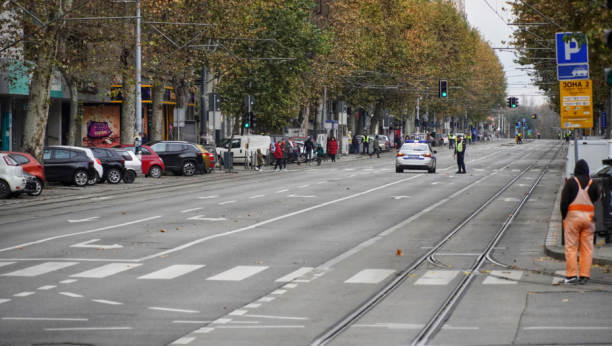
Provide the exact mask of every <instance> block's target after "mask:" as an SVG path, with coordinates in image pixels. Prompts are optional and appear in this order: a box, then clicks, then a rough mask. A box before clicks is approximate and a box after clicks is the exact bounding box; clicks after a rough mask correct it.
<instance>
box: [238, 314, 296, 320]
mask: <svg viewBox="0 0 612 346" xmlns="http://www.w3.org/2000/svg"><path fill="white" fill-rule="evenodd" d="M242 316H243V317H256V318H270V319H274V320H307V319H308V318H306V317H285V316H268V315H242Z"/></svg>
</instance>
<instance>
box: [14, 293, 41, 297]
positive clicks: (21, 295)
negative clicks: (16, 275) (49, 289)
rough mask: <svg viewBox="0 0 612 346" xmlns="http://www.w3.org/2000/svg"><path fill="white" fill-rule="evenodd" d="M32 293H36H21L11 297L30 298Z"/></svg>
mask: <svg viewBox="0 0 612 346" xmlns="http://www.w3.org/2000/svg"><path fill="white" fill-rule="evenodd" d="M34 293H36V292H21V293H17V294H15V295H13V297H27V296H31V295H32V294H34Z"/></svg>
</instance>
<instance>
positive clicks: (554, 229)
mask: <svg viewBox="0 0 612 346" xmlns="http://www.w3.org/2000/svg"><path fill="white" fill-rule="evenodd" d="M562 190H563V184H561V186H560V187H559V191H558V192H557V198H556V199H555V206H554V208H553V212H552V215H551V217H550V225H549V227H548V234H547V236H546V242H545V244H544V252H545V253H546V254H547V255H548V256H550V257H552V258H554V259H556V260H562V261H565V249H564V247H563V245H561V221H562V220H561V210H560V207H559V205H560V203H561V191H562ZM593 264H596V265H600V266H602V265H612V244H597V245H595V246H594V247H593Z"/></svg>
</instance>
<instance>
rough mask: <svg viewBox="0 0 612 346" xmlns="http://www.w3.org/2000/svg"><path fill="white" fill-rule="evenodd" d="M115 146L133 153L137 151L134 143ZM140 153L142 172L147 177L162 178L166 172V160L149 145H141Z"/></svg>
mask: <svg viewBox="0 0 612 346" xmlns="http://www.w3.org/2000/svg"><path fill="white" fill-rule="evenodd" d="M113 148H121V149H127V150H129V151H131V152H132V153H134V152H135V151H136V149H135V148H134V144H121V145H115V146H114V147H113ZM140 154H141V155H140V162H141V163H142V173H143V174H144V175H145V177H151V178H161V176H162V174H164V168H165V166H164V160H162V158H161V157H159V155H157V153H156V152H155V150H153V149H151V147H150V146H148V145H143V146H141V153H140Z"/></svg>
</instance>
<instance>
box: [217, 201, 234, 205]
mask: <svg viewBox="0 0 612 346" xmlns="http://www.w3.org/2000/svg"><path fill="white" fill-rule="evenodd" d="M234 202H236V201H227V202H221V203H219V205H223V204H229V203H234Z"/></svg>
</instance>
